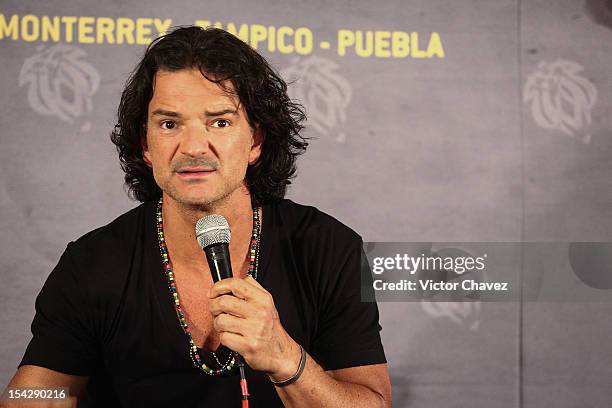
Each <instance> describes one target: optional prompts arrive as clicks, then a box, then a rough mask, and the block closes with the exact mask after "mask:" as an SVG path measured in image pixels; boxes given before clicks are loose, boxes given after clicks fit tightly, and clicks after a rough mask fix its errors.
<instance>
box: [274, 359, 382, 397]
mask: <svg viewBox="0 0 612 408" xmlns="http://www.w3.org/2000/svg"><path fill="white" fill-rule="evenodd" d="M276 392H277V393H278V395H279V397H280V398H281V400H282V401H283V404H284V405H285V406H286V407H291V408H298V407H317V406H320V407H330V408H336V407H337V408H340V407H350V408H355V407H377V408H378V407H390V406H391V401H389V400H386V399H385V397H384V396H383V395H381V394H379V393H378V392H376V391H374V390H373V389H372V388H369V387H367V386H365V385H362V384H356V383H352V382H348V381H342V380H337V379H335V378H333V377H332V376H331V375H330V374H329V373H328V372H326V371H324V370H323V369H322V368H321V366H319V365H318V364H317V363H316V361H314V360H313V359H312V358H311V357H310V356H307V357H306V366H305V368H304V372H303V373H302V375H301V377H300V378H299V380H298V381H296V382H294V383H293V384H291V385H287V386H285V387H276Z"/></svg>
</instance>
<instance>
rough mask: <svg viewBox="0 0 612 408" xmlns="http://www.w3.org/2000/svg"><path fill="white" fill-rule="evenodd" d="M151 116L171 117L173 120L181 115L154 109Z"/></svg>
mask: <svg viewBox="0 0 612 408" xmlns="http://www.w3.org/2000/svg"><path fill="white" fill-rule="evenodd" d="M151 116H171V117H173V118H178V117H180V116H181V115H180V114H179V113H178V112H173V111H167V110H164V109H155V110H154V111H153V112H152V113H151Z"/></svg>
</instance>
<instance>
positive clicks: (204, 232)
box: [195, 214, 232, 249]
mask: <svg viewBox="0 0 612 408" xmlns="http://www.w3.org/2000/svg"><path fill="white" fill-rule="evenodd" d="M195 232H196V238H197V239H198V244H199V245H200V247H201V248H202V249H204V248H206V247H207V246H209V245H213V244H229V242H230V239H231V238H232V234H231V232H230V227H229V224H228V223H227V220H226V219H225V217H224V216H222V215H218V214H212V215H207V216H206V217H202V218H200V219H199V220H198V222H197V223H196V227H195Z"/></svg>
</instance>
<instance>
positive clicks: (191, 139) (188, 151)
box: [180, 125, 210, 157]
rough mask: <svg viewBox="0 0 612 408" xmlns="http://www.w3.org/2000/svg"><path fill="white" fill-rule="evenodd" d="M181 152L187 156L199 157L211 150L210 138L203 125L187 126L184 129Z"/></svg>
mask: <svg viewBox="0 0 612 408" xmlns="http://www.w3.org/2000/svg"><path fill="white" fill-rule="evenodd" d="M180 149H181V153H183V154H184V155H187V156H192V157H198V156H202V155H204V154H206V153H207V152H209V151H210V139H209V134H208V132H207V130H206V126H203V125H191V126H186V127H185V130H184V131H183V135H182V140H181V145H180Z"/></svg>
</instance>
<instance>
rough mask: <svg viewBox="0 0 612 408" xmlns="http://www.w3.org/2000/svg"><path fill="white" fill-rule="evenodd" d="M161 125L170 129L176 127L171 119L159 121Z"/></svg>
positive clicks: (165, 128)
mask: <svg viewBox="0 0 612 408" xmlns="http://www.w3.org/2000/svg"><path fill="white" fill-rule="evenodd" d="M161 127H162V129H164V130H172V129H174V128H175V127H176V122H174V121H172V120H164V121H163V122H162V123H161Z"/></svg>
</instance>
